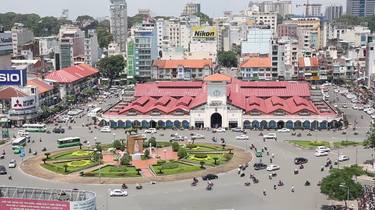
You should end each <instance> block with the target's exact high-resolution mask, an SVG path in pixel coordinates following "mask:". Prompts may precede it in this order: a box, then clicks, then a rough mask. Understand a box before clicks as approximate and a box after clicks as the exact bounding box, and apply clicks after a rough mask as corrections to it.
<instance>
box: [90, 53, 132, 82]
mask: <svg viewBox="0 0 375 210" xmlns="http://www.w3.org/2000/svg"><path fill="white" fill-rule="evenodd" d="M97 65H98V67H99V70H100V73H101V75H102V76H104V77H107V78H109V84H108V85H109V86H108V88H110V87H111V86H112V81H113V79H115V78H117V77H118V76H119V75H120V73H121V72H122V71H123V70H124V68H125V59H124V57H123V56H122V55H114V56H110V57H105V58H103V59H101V60H100V61H99V62H98V63H97Z"/></svg>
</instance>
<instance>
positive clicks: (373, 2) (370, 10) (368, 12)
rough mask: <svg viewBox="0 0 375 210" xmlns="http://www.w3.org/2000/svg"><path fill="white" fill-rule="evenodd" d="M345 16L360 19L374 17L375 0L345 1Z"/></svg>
mask: <svg viewBox="0 0 375 210" xmlns="http://www.w3.org/2000/svg"><path fill="white" fill-rule="evenodd" d="M346 14H347V15H352V16H360V17H365V16H372V15H375V0H346Z"/></svg>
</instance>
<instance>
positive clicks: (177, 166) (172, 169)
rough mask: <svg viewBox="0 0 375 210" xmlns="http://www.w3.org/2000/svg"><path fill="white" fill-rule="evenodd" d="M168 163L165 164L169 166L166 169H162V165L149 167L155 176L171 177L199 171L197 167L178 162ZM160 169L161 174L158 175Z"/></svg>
mask: <svg viewBox="0 0 375 210" xmlns="http://www.w3.org/2000/svg"><path fill="white" fill-rule="evenodd" d="M170 163H171V164H170ZM170 163H167V164H168V165H169V166H168V167H167V168H165V167H164V168H163V166H162V165H153V166H151V167H152V170H153V171H154V172H155V173H156V174H157V175H172V174H180V173H188V172H193V171H199V170H201V168H200V167H199V166H195V165H191V164H187V163H182V162H179V161H173V162H170ZM160 168H162V173H160Z"/></svg>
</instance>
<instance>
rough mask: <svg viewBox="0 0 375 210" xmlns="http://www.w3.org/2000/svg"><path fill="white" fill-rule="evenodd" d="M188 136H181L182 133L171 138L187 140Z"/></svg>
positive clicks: (172, 139) (173, 139)
mask: <svg viewBox="0 0 375 210" xmlns="http://www.w3.org/2000/svg"><path fill="white" fill-rule="evenodd" d="M187 139H188V138H187V137H186V136H180V135H177V136H173V137H172V138H171V141H185V140H187Z"/></svg>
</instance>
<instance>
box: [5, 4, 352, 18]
mask: <svg viewBox="0 0 375 210" xmlns="http://www.w3.org/2000/svg"><path fill="white" fill-rule="evenodd" d="M191 1H194V2H200V3H201V8H202V10H203V12H204V13H206V14H208V15H209V16H213V17H217V16H221V15H222V14H223V11H225V10H231V11H234V12H238V11H240V10H243V9H244V8H246V7H247V4H248V2H249V0H127V3H128V13H129V15H130V16H132V15H134V14H136V13H137V11H138V9H139V8H142V9H146V8H147V9H151V11H152V14H153V15H175V16H177V15H179V14H180V13H181V11H182V8H183V5H184V4H185V3H186V2H191ZM253 1H254V2H256V1H259V2H261V0H253ZM292 1H293V2H294V3H297V2H298V3H301V2H302V1H303V2H305V1H304V0H292ZM345 2H346V0H310V3H322V4H323V5H332V4H335V5H343V6H344V10H345ZM0 3H1V6H0V13H3V12H18V13H36V14H39V15H41V16H60V14H61V11H62V10H63V9H69V18H70V19H73V18H76V17H77V16H78V15H84V14H87V15H90V16H93V17H104V16H108V15H109V9H108V8H109V0H0ZM293 10H294V12H295V13H297V14H302V9H301V8H299V9H297V10H296V9H295V8H294V9H293ZM322 12H324V10H323V11H322Z"/></svg>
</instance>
